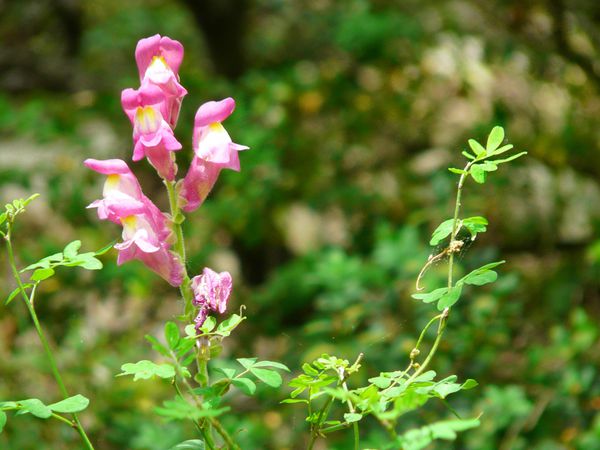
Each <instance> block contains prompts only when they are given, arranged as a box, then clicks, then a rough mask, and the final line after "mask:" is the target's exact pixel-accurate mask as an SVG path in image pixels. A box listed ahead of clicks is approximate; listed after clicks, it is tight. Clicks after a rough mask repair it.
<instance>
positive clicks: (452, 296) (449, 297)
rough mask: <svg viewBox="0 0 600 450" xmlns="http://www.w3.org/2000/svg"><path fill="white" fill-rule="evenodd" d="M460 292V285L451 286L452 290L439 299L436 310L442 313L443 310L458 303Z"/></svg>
mask: <svg viewBox="0 0 600 450" xmlns="http://www.w3.org/2000/svg"><path fill="white" fill-rule="evenodd" d="M461 292H462V284H456V285H454V286H452V288H451V289H450V290H449V291H448V292H447V293H446V294H444V295H443V296H442V297H441V298H440V300H439V301H438V305H437V308H438V309H439V310H440V311H443V310H444V309H445V308H450V307H451V306H452V305H454V304H455V303H456V302H457V301H458V299H459V298H460V294H461Z"/></svg>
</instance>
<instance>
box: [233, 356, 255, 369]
mask: <svg viewBox="0 0 600 450" xmlns="http://www.w3.org/2000/svg"><path fill="white" fill-rule="evenodd" d="M257 359H258V358H238V359H237V362H239V363H240V364H241V365H242V366H244V369H250V368H251V367H252V366H254V363H255V362H256V360H257Z"/></svg>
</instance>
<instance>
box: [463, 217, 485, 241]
mask: <svg viewBox="0 0 600 450" xmlns="http://www.w3.org/2000/svg"><path fill="white" fill-rule="evenodd" d="M487 225H488V221H487V219H486V218H485V217H481V216H475V217H468V218H466V219H463V220H462V226H463V227H465V228H466V229H467V230H469V233H471V237H472V238H473V239H475V236H477V233H483V232H485V231H486V230H487Z"/></svg>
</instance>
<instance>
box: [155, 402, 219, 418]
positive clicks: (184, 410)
mask: <svg viewBox="0 0 600 450" xmlns="http://www.w3.org/2000/svg"><path fill="white" fill-rule="evenodd" d="M229 409H230V408H228V407H225V408H211V407H210V406H209V405H206V404H205V405H203V407H202V408H198V407H196V406H195V405H190V404H189V403H188V402H186V401H185V400H182V399H181V398H179V397H176V398H175V399H173V400H165V401H164V402H163V406H162V407H158V408H155V409H154V411H156V413H157V414H159V415H161V416H163V417H166V418H168V419H176V420H189V419H195V420H198V419H201V418H203V417H215V416H218V415H220V414H223V413H224V412H226V411H229Z"/></svg>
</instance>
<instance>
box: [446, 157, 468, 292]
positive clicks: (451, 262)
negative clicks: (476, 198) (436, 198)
mask: <svg viewBox="0 0 600 450" xmlns="http://www.w3.org/2000/svg"><path fill="white" fill-rule="evenodd" d="M472 165H473V161H471V162H469V163H468V164H467V165H466V166H465V168H464V169H463V170H464V172H463V173H462V174H461V175H460V179H459V180H458V188H457V189H456V201H455V204H454V221H453V222H452V233H450V257H449V258H448V289H451V288H452V275H453V270H454V267H453V266H454V251H452V243H453V242H454V238H456V234H457V233H458V213H459V211H460V206H461V203H460V198H461V196H462V189H463V186H464V184H465V179H466V177H467V175H468V172H469V169H470V168H471V166H472Z"/></svg>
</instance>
